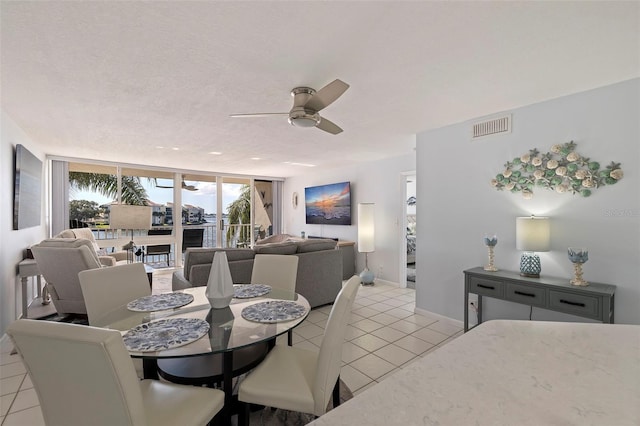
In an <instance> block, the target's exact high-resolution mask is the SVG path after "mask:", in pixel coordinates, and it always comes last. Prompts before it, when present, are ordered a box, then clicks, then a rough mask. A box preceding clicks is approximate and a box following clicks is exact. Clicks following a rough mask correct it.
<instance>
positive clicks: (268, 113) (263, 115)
mask: <svg viewBox="0 0 640 426" xmlns="http://www.w3.org/2000/svg"><path fill="white" fill-rule="evenodd" d="M270 115H289V113H288V112H256V113H253V114H231V115H229V117H233V118H254V117H268V116H270Z"/></svg>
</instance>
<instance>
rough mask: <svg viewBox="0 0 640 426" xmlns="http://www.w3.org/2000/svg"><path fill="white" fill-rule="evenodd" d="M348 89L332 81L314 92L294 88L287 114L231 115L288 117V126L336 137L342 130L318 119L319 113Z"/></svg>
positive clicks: (307, 89)
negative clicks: (313, 130)
mask: <svg viewBox="0 0 640 426" xmlns="http://www.w3.org/2000/svg"><path fill="white" fill-rule="evenodd" d="M348 88H349V85H348V84H347V83H345V82H344V81H341V80H338V79H336V80H334V81H332V82H331V83H329V84H327V85H326V86H324V87H323V88H322V89H320V90H318V91H316V90H315V89H312V88H311V87H296V88H294V89H293V90H291V96H293V107H292V108H291V111H289V112H263V113H253V114H231V117H235V118H247V117H267V116H270V115H288V116H289V124H291V125H292V126H297V127H317V128H318V129H320V130H324V131H325V132H328V133H331V134H332V135H337V134H338V133H340V132H342V129H341V128H340V127H339V126H337V125H336V124H335V123H333V122H331V121H329V120H327V119H326V118H323V117H320V114H319V112H320V111H321V110H323V109H324V108H326V107H328V106H329V105H331V104H332V103H333V102H334V101H335V100H336V99H338V98H339V97H340V96H342V94H343V93H344V92H345V91H346V90H347V89H348Z"/></svg>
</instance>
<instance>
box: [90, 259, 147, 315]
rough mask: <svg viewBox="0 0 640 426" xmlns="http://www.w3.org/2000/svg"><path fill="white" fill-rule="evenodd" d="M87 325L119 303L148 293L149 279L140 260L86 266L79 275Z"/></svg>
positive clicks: (121, 303) (124, 302)
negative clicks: (88, 267)
mask: <svg viewBox="0 0 640 426" xmlns="http://www.w3.org/2000/svg"><path fill="white" fill-rule="evenodd" d="M78 279H79V280H80V287H81V288H82V296H83V297H84V303H85V306H86V307H87V316H88V317H89V325H96V321H97V320H98V319H100V318H101V317H103V316H105V315H106V314H107V313H109V312H111V311H113V310H114V309H116V308H117V307H119V306H122V305H125V304H127V303H128V302H131V301H132V300H136V299H138V298H140V297H144V296H149V295H150V294H151V289H150V288H149V279H148V278H147V273H146V272H145V270H144V264H142V263H140V262H136V263H127V264H123V265H116V266H111V267H109V268H100V269H88V270H86V271H82V272H80V273H79V274H78Z"/></svg>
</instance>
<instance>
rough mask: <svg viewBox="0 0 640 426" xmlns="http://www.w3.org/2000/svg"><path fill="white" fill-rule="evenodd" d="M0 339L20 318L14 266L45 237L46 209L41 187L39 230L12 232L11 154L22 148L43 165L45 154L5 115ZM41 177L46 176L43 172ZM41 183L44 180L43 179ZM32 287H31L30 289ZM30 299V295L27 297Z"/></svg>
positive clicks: (0, 172)
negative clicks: (30, 247) (16, 147)
mask: <svg viewBox="0 0 640 426" xmlns="http://www.w3.org/2000/svg"><path fill="white" fill-rule="evenodd" d="M0 129H1V130H0V178H1V179H2V183H1V184H0V185H1V186H0V206H2V208H1V209H0V241H1V243H0V283H1V286H0V335H3V334H4V332H5V330H6V328H7V326H8V325H9V324H10V323H11V322H12V321H14V320H15V319H17V317H18V316H19V315H20V314H21V310H22V307H21V303H20V300H21V295H22V292H21V286H20V280H19V279H18V275H17V274H18V271H17V265H18V263H19V262H20V261H21V260H22V257H23V250H24V249H25V248H27V247H28V246H30V245H33V244H35V243H37V242H39V241H41V240H42V239H43V238H45V237H46V229H47V227H46V225H45V214H44V212H45V206H46V195H45V194H46V188H45V186H44V183H43V186H42V218H41V221H40V226H35V227H32V228H26V229H21V230H18V231H14V230H13V191H14V190H13V185H14V183H13V174H14V156H15V154H14V152H15V146H16V145H17V144H22V145H24V146H25V147H26V148H27V149H28V150H29V151H31V152H32V153H33V155H35V156H36V157H38V158H39V159H40V160H42V163H43V164H44V163H45V160H44V153H43V152H42V150H41V149H40V147H39V146H38V145H37V144H35V143H33V142H32V141H31V140H30V139H29V138H28V137H27V136H26V135H25V134H24V133H23V132H22V130H21V129H20V128H19V127H18V126H17V125H16V124H15V123H14V122H13V121H12V120H11V119H10V118H9V117H8V116H7V115H6V114H5V113H4V112H2V113H1V115H0ZM42 175H43V176H45V173H44V170H43V174H42ZM43 181H44V179H43ZM31 287H32V286H31ZM30 296H31V295H30Z"/></svg>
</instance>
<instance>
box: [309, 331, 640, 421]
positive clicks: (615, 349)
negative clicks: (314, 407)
mask: <svg viewBox="0 0 640 426" xmlns="http://www.w3.org/2000/svg"><path fill="white" fill-rule="evenodd" d="M311 424H312V425H314V426H321V425H327V426H329V425H330V426H339V425H345V426H346V425H349V426H352V425H368V426H375V425H380V426H388V425H403V426H410V425H442V426H447V425H455V426H463V425H479V426H481V425H491V426H494V425H518V426H524V425H532V426H539V425H616V426H622V425H638V424H640V325H623V324H590V323H562V322H541V321H507V320H495V321H487V322H485V323H482V324H481V325H480V326H478V327H476V328H474V329H473V330H471V331H469V332H468V333H466V334H464V335H463V336H460V337H458V338H457V339H455V340H454V341H452V342H451V343H448V344H447V345H446V346H443V347H442V348H439V349H437V350H435V351H433V352H431V353H429V354H428V355H426V356H425V357H424V358H422V359H420V360H418V361H416V362H414V363H412V364H410V365H409V366H407V367H406V368H404V369H402V370H400V371H398V372H397V373H395V374H393V375H391V376H389V377H388V378H387V379H385V380H384V381H383V382H381V383H380V384H378V385H376V386H373V387H371V388H369V389H367V390H366V391H364V392H363V393H362V394H359V395H357V396H356V397H354V398H353V399H351V400H349V401H347V402H346V403H345V404H343V405H341V406H340V407H338V408H337V409H335V410H332V411H329V412H328V413H326V414H325V415H323V416H321V417H319V418H318V419H316V420H315V421H314V422H312V423H311Z"/></svg>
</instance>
